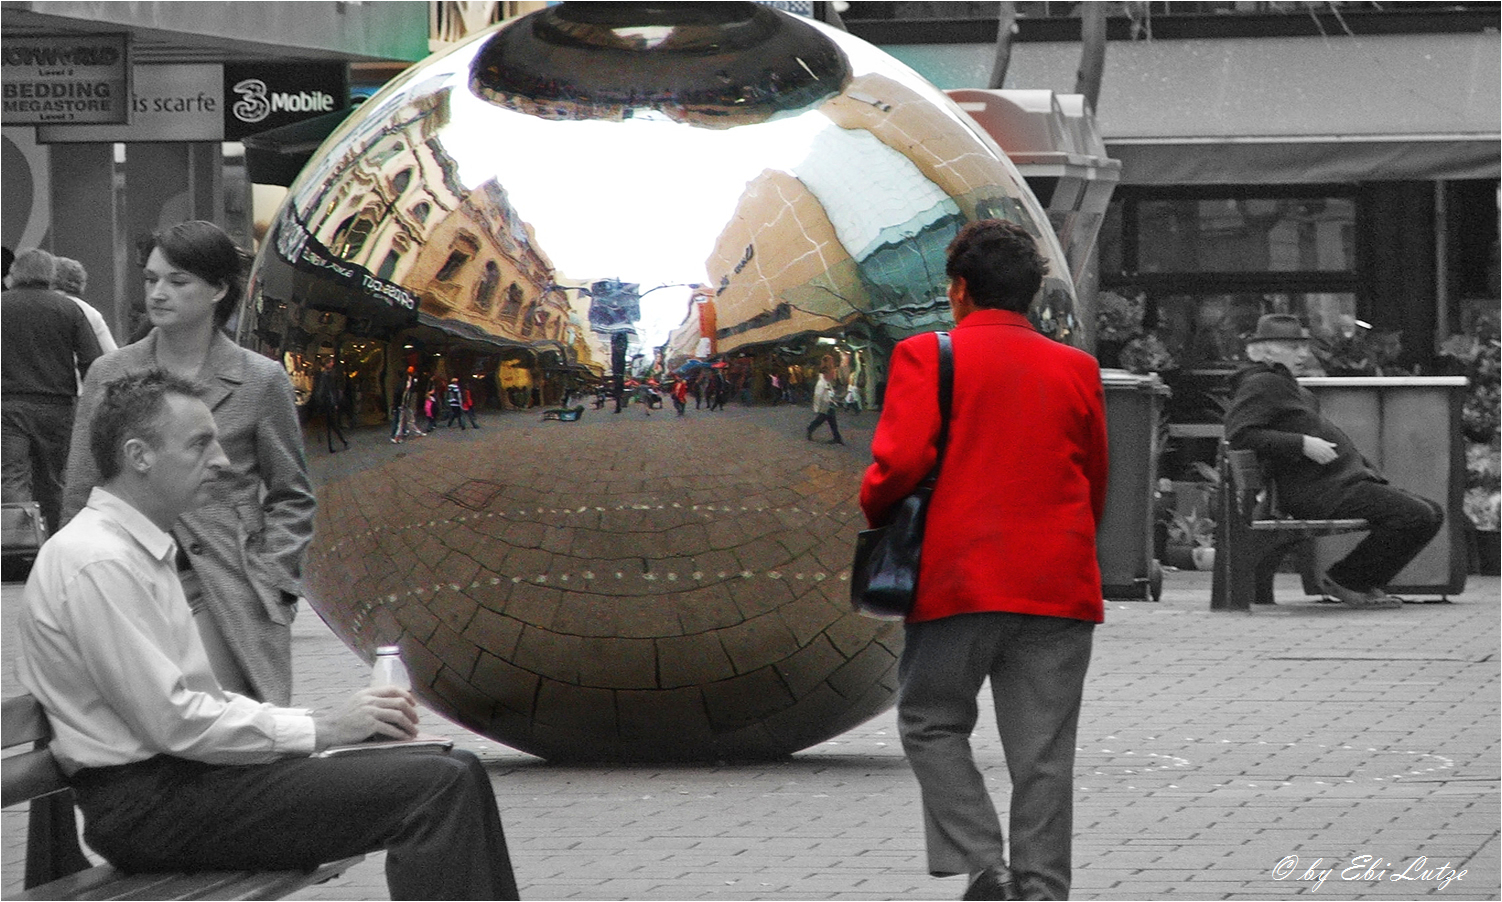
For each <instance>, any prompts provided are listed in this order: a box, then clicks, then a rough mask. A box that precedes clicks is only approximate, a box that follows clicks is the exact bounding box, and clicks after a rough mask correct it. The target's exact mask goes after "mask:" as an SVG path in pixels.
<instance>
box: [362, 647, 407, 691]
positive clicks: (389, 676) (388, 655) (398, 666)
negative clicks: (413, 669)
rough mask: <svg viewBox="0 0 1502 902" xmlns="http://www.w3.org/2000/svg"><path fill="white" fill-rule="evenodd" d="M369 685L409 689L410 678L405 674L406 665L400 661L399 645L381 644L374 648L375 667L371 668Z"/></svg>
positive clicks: (400, 651) (400, 650)
mask: <svg viewBox="0 0 1502 902" xmlns="http://www.w3.org/2000/svg"><path fill="white" fill-rule="evenodd" d="M370 685H371V686H372V687H375V686H396V687H398V688H401V689H406V690H408V691H411V689H412V678H411V677H410V676H408V675H407V665H405V664H403V663H402V649H401V646H399V645H382V646H380V647H379V648H377V649H376V659H375V667H373V668H372V669H371V673H370Z"/></svg>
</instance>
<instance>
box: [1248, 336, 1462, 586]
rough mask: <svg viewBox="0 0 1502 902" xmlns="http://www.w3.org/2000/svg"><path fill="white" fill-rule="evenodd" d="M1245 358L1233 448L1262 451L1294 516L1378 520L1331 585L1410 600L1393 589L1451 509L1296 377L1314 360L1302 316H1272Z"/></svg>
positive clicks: (1327, 580) (1338, 566) (1330, 578)
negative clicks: (1334, 416) (1337, 419)
mask: <svg viewBox="0 0 1502 902" xmlns="http://www.w3.org/2000/svg"><path fill="white" fill-rule="evenodd" d="M1246 356H1247V358H1248V359H1249V360H1251V361H1252V362H1251V363H1250V364H1249V365H1248V366H1247V367H1246V368H1244V369H1242V370H1241V371H1240V372H1238V373H1237V374H1236V375H1235V376H1234V377H1233V378H1232V380H1231V408H1230V410H1229V412H1227V414H1226V438H1227V440H1228V441H1229V442H1230V444H1231V447H1233V448H1244V449H1249V450H1252V451H1255V452H1257V457H1258V459H1259V460H1261V461H1262V462H1263V464H1264V465H1266V466H1267V467H1268V468H1269V469H1270V471H1271V474H1272V477H1273V479H1275V480H1276V481H1277V483H1278V490H1279V502H1280V504H1281V505H1282V507H1283V510H1284V512H1286V513H1288V514H1289V515H1291V516H1294V517H1298V518H1301V519H1346V518H1360V519H1364V520H1367V521H1368V522H1369V523H1371V531H1370V532H1369V533H1367V535H1366V537H1365V538H1364V539H1363V540H1362V541H1361V543H1360V544H1358V545H1357V546H1356V547H1355V548H1353V549H1352V550H1351V553H1350V554H1348V555H1346V556H1345V557H1344V558H1343V559H1341V560H1339V561H1337V562H1335V563H1334V564H1332V565H1330V568H1329V569H1328V570H1326V571H1325V574H1324V576H1323V578H1322V582H1321V586H1322V588H1323V589H1324V591H1326V592H1327V593H1329V594H1330V595H1332V596H1334V597H1335V598H1336V599H1337V600H1339V601H1340V602H1341V603H1342V604H1344V605H1346V606H1347V607H1352V608H1391V607H1397V606H1399V605H1401V604H1402V601H1403V600H1402V599H1401V598H1398V597H1397V596H1395V595H1389V594H1388V593H1387V590H1386V588H1385V587H1386V585H1387V584H1388V583H1389V582H1391V581H1392V579H1393V577H1395V576H1397V574H1398V572H1399V571H1401V570H1402V569H1403V568H1404V567H1406V566H1407V565H1408V562H1409V561H1411V560H1413V559H1414V558H1415V557H1417V556H1418V553H1419V552H1420V551H1422V550H1423V549H1424V546H1425V545H1428V544H1429V540H1430V539H1433V538H1434V536H1435V534H1436V533H1438V532H1439V528H1440V525H1441V524H1442V523H1443V522H1444V519H1445V513H1444V508H1443V507H1441V506H1440V505H1439V504H1436V503H1435V502H1433V501H1430V500H1429V499H1427V498H1421V497H1419V496H1418V495H1415V494H1413V493H1412V492H1406V491H1404V490H1403V489H1400V488H1397V487H1395V486H1393V485H1391V484H1389V483H1388V481H1387V480H1386V479H1384V478H1382V474H1381V473H1378V472H1377V468H1376V467H1375V466H1373V465H1372V464H1371V462H1370V461H1368V460H1367V459H1366V458H1365V457H1363V456H1362V455H1361V452H1360V451H1358V450H1356V446H1355V444H1354V443H1352V441H1351V439H1350V438H1349V437H1348V436H1347V435H1346V434H1345V433H1344V432H1342V431H1341V430H1340V429H1339V428H1337V427H1336V426H1335V424H1333V423H1331V422H1330V421H1329V420H1327V419H1325V418H1324V417H1323V416H1321V415H1320V412H1319V403H1318V401H1317V400H1316V399H1315V397H1314V394H1313V393H1312V392H1310V391H1309V390H1308V389H1306V388H1304V387H1303V386H1301V385H1299V383H1298V381H1297V380H1296V378H1295V377H1297V376H1298V375H1299V374H1300V372H1301V371H1302V370H1303V369H1304V368H1305V366H1306V365H1307V364H1308V362H1309V359H1310V352H1309V331H1308V330H1307V329H1305V328H1304V327H1303V325H1302V324H1301V323H1300V322H1299V319H1298V317H1296V316H1292V315H1290V314H1287V313H1270V314H1267V315H1266V316H1263V317H1262V318H1261V319H1259V320H1258V321H1257V331H1256V332H1254V333H1253V334H1252V335H1251V336H1250V337H1248V338H1247V344H1246Z"/></svg>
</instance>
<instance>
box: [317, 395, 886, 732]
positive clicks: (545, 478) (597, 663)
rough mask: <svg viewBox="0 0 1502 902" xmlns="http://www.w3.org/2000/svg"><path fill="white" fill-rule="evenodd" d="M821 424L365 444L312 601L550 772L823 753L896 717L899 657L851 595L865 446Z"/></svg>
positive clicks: (548, 426) (639, 415) (495, 427)
mask: <svg viewBox="0 0 1502 902" xmlns="http://www.w3.org/2000/svg"><path fill="white" fill-rule="evenodd" d="M810 416H811V414H810V413H809V412H808V411H806V410H804V409H802V408H791V407H782V408H756V409H732V410H730V411H726V412H723V413H720V412H717V413H715V414H709V413H708V412H704V413H696V414H695V415H693V416H688V417H683V418H679V417H675V416H672V415H671V414H670V413H664V412H661V411H659V412H658V414H657V415H655V416H652V417H648V416H645V415H644V414H643V412H642V411H641V410H640V409H634V410H629V411H627V412H626V413H623V414H620V415H615V414H612V413H610V412H608V411H594V410H589V411H586V413H585V415H584V417H583V419H582V420H581V421H580V422H577V423H556V422H554V423H543V422H539V420H538V418H537V415H536V414H535V413H534V414H512V415H507V416H499V415H497V416H492V417H490V418H488V419H487V427H486V428H485V429H484V430H482V431H481V433H480V434H478V435H476V434H474V433H470V434H468V435H464V434H460V435H457V436H456V435H455V434H454V432H453V431H452V430H444V431H443V432H442V433H441V434H439V435H435V436H430V437H427V438H423V439H420V440H414V441H411V442H409V443H407V444H406V445H404V446H403V448H402V449H401V450H399V451H397V450H396V449H393V448H391V447H390V446H389V443H388V447H387V448H386V449H384V450H385V453H384V454H378V455H370V454H369V453H368V449H365V450H366V451H367V453H366V460H367V461H368V468H367V469H364V470H355V467H354V463H355V462H354V460H353V455H352V456H351V458H349V459H346V460H341V461H339V464H340V466H341V468H342V470H343V471H344V472H345V473H347V474H348V475H343V476H340V477H337V478H329V479H326V480H325V481H324V482H323V484H322V488H321V490H320V510H319V519H318V528H317V530H316V531H317V534H318V536H319V538H318V541H317V542H316V543H315V546H314V549H313V553H312V562H311V564H310V567H309V570H310V572H311V573H312V575H313V579H312V590H313V591H312V595H313V597H315V598H317V599H318V600H319V604H320V605H321V610H323V611H325V612H326V613H328V614H329V616H330V621H331V623H332V624H333V625H334V628H335V631H336V632H338V633H339V634H340V635H341V637H343V638H344V639H345V640H346V641H348V642H349V643H350V644H351V645H352V646H355V647H358V648H361V649H362V650H368V649H371V648H373V647H374V646H375V645H378V644H390V643H396V642H399V643H400V644H401V645H402V647H403V650H404V652H405V655H406V658H407V662H408V665H409V667H411V669H412V671H413V676H414V679H415V680H416V681H418V684H419V685H421V686H423V687H425V692H426V695H427V697H428V698H430V699H431V700H432V701H433V703H434V704H435V705H436V706H438V707H439V708H440V709H441V710H443V711H444V712H445V713H446V714H448V715H449V716H452V717H454V718H455V719H457V720H459V721H461V722H463V723H465V724H467V725H470V726H472V727H474V728H475V729H477V730H481V731H483V732H486V733H488V734H490V735H493V736H496V737H498V738H502V739H504V740H505V741H507V742H509V743H512V744H514V745H516V746H518V747H520V748H524V749H526V750H528V751H532V752H536V753H538V754H544V755H547V756H548V757H550V758H554V759H559V758H570V759H577V758H591V759H598V758H599V757H602V756H609V757H612V758H620V759H631V760H642V759H646V760H664V759H680V760H706V759H713V758H714V757H717V756H718V757H739V758H747V757H757V758H765V757H769V756H771V757H775V756H776V755H777V754H780V753H786V752H789V751H794V750H796V749H799V748H803V747H806V746H808V745H812V744H814V743H816V742H819V741H821V740H823V739H827V738H828V737H830V736H833V735H835V734H837V733H839V732H841V731H842V730H844V729H847V728H848V727H851V726H853V725H855V724H857V723H859V722H861V721H862V720H864V719H866V718H867V717H869V716H871V715H872V714H874V713H876V712H877V711H879V710H881V709H882V708H884V707H886V706H887V705H888V704H889V703H890V699H891V697H892V693H893V691H894V689H895V663H896V653H897V651H898V649H899V647H900V646H899V644H898V642H897V633H898V630H897V629H896V628H895V627H893V626H891V625H883V624H878V623H876V622H874V621H871V620H867V619H864V618H861V617H857V616H855V615H854V614H852V613H851V612H850V610H849V605H848V603H847V601H846V595H847V583H846V575H847V572H846V571H847V568H848V563H849V561H848V558H849V548H850V546H851V543H852V541H853V539H854V534H855V531H856V530H857V529H858V528H859V527H860V521H861V518H860V513H859V510H858V508H857V506H856V503H855V494H856V488H857V486H858V485H859V476H860V471H861V469H862V468H863V466H864V464H865V462H866V461H865V456H866V455H865V452H864V450H863V446H858V445H856V441H857V433H861V434H864V431H863V430H860V429H857V430H853V431H852V435H851V444H850V445H849V446H846V447H843V448H842V447H835V446H831V445H828V444H825V443H823V442H817V443H811V442H808V441H807V440H806V439H805V438H804V436H803V435H802V434H800V433H801V432H802V430H803V427H804V426H805V425H806V424H807V422H808V420H809V418H810ZM872 419H873V418H872V417H870V416H867V417H866V421H867V423H869V422H870V421H871V420H872ZM867 428H869V427H867ZM456 437H457V438H459V439H461V442H458V443H456V442H453V441H451V439H453V438H456ZM858 448H860V449H861V450H857V449H858ZM392 452H395V453H392ZM336 456H337V455H336Z"/></svg>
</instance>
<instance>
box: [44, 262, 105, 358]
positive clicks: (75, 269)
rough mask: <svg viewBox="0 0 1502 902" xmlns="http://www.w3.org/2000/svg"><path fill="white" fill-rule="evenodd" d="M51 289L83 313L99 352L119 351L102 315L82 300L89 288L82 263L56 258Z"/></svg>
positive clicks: (86, 273) (86, 272) (87, 277)
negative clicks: (67, 298) (92, 331)
mask: <svg viewBox="0 0 1502 902" xmlns="http://www.w3.org/2000/svg"><path fill="white" fill-rule="evenodd" d="M52 287H53V288H55V289H57V290H58V291H61V292H62V293H63V294H66V295H67V296H68V297H70V298H72V299H73V303H75V304H77V305H78V309H79V310H82V311H83V315H84V318H85V319H87V320H88V321H89V326H90V327H92V328H93V330H94V338H95V339H97V340H98V341H99V350H100V351H101V352H103V353H105V354H108V353H109V352H111V351H115V350H119V348H120V345H119V344H117V343H116V342H115V336H114V334H113V333H111V332H110V326H109V323H107V322H105V321H104V314H102V313H100V312H99V311H98V310H97V309H96V308H95V307H94V305H93V304H90V303H89V302H88V301H85V300H84V299H83V293H84V291H86V290H87V289H88V287H89V273H88V271H87V270H85V269H84V268H83V264H82V263H79V262H78V261H77V260H74V259H73V258H72V257H58V258H57V272H56V273H55V274H54V275H53V277H52Z"/></svg>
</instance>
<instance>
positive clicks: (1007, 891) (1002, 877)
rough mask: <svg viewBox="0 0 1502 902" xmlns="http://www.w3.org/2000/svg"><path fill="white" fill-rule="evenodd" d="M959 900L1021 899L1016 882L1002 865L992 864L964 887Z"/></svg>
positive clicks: (1010, 872) (1009, 871)
mask: <svg viewBox="0 0 1502 902" xmlns="http://www.w3.org/2000/svg"><path fill="white" fill-rule="evenodd" d="M960 898H961V899H1021V898H1022V893H1021V892H1020V891H1018V889H1017V880H1016V878H1014V877H1013V876H1012V871H1011V870H1010V869H1009V868H1008V867H1007V866H1006V865H1004V864H993V865H991V866H990V867H988V868H986V869H985V870H984V871H981V872H980V873H979V874H977V875H976V877H975V879H974V880H972V881H970V885H969V886H967V887H965V895H963V896H961V897H960Z"/></svg>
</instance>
